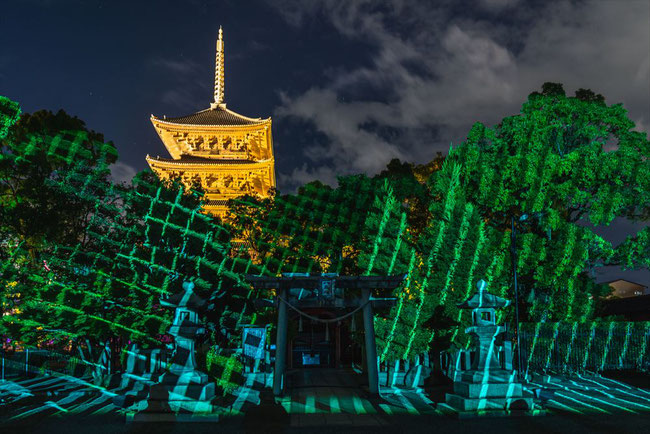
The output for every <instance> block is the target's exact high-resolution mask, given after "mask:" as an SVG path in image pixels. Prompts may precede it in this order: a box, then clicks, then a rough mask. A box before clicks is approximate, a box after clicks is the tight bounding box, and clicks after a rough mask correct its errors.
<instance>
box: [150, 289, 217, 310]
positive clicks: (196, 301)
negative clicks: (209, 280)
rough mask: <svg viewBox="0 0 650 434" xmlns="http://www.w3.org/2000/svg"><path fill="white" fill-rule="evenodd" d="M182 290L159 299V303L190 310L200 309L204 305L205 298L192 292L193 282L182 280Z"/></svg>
mask: <svg viewBox="0 0 650 434" xmlns="http://www.w3.org/2000/svg"><path fill="white" fill-rule="evenodd" d="M183 290H184V291H183V292H179V293H176V294H174V295H171V296H170V297H169V298H166V299H163V300H160V304H161V305H162V306H165V307H171V308H173V309H176V308H179V307H180V308H184V309H187V310H192V311H195V312H196V311H200V310H202V309H203V308H204V307H205V305H206V303H207V302H206V300H204V299H203V298H201V297H199V296H198V295H196V293H194V282H183Z"/></svg>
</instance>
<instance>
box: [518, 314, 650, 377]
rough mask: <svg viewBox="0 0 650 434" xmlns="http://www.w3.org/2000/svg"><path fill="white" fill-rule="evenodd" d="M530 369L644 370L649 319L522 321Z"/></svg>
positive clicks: (649, 360) (647, 357)
mask: <svg viewBox="0 0 650 434" xmlns="http://www.w3.org/2000/svg"><path fill="white" fill-rule="evenodd" d="M521 333H522V341H521V342H522V350H523V353H524V354H526V355H527V357H526V359H525V360H527V367H528V370H529V371H530V372H534V371H551V372H585V371H591V372H602V371H604V370H616V369H635V370H638V369H641V370H643V369H648V367H650V354H648V351H647V347H648V341H649V340H650V322H587V323H566V322H557V323H537V324H534V325H533V324H529V323H526V324H522V327H521Z"/></svg>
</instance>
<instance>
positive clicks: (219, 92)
mask: <svg viewBox="0 0 650 434" xmlns="http://www.w3.org/2000/svg"><path fill="white" fill-rule="evenodd" d="M223 94H224V55H223V29H222V28H221V26H219V38H218V39H217V59H216V65H215V68H214V102H213V103H212V104H210V107H211V108H213V109H214V108H217V107H219V106H222V107H225V105H226V104H225V103H224V102H223Z"/></svg>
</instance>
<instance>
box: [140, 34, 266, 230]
mask: <svg viewBox="0 0 650 434" xmlns="http://www.w3.org/2000/svg"><path fill="white" fill-rule="evenodd" d="M216 57H217V58H216V68H215V80H214V102H212V103H211V104H210V108H207V109H205V110H201V111H199V112H196V113H193V114H190V115H187V116H180V117H175V118H168V117H166V116H163V118H162V119H161V118H158V117H156V116H154V115H151V123H152V124H153V126H154V128H155V129H156V132H157V133H158V135H159V136H160V139H161V140H162V141H163V143H164V144H165V147H166V148H167V151H168V152H169V154H170V156H171V158H161V157H156V158H153V157H150V156H149V155H147V157H146V159H147V163H149V166H150V167H151V169H152V170H153V171H154V172H155V173H156V175H158V177H159V178H160V179H162V180H169V179H173V178H180V180H181V181H182V182H183V184H184V185H185V186H186V187H188V188H189V187H190V186H192V185H194V184H200V185H201V186H202V188H203V189H204V190H205V192H206V196H207V197H206V199H207V201H206V203H205V205H204V209H205V210H206V212H208V213H210V214H212V215H215V216H218V217H223V216H224V215H225V213H226V210H227V208H228V206H227V203H228V199H232V198H235V197H238V196H243V195H246V194H249V195H252V196H258V197H260V198H267V197H269V196H270V195H271V189H273V188H275V185H276V184H275V160H274V156H273V139H272V137H271V118H270V117H269V118H266V119H261V118H249V117H246V116H243V115H240V114H238V113H236V112H234V111H232V110H230V109H228V108H226V103H225V100H224V43H223V31H222V29H221V28H219V38H218V40H217V56H216Z"/></svg>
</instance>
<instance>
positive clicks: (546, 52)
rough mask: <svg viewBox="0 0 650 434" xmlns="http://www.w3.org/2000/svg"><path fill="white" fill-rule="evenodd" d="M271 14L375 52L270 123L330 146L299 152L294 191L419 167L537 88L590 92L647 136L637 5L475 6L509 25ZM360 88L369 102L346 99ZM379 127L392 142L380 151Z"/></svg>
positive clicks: (364, 11) (309, 10) (645, 26)
mask: <svg viewBox="0 0 650 434" xmlns="http://www.w3.org/2000/svg"><path fill="white" fill-rule="evenodd" d="M273 4H274V5H276V6H277V10H278V12H279V13H280V14H282V15H283V16H284V17H285V19H286V20H287V22H289V23H290V24H291V25H293V26H297V27H300V26H303V25H306V23H309V22H310V21H311V20H313V19H316V18H319V19H320V18H324V19H327V20H329V22H330V23H331V25H332V26H333V28H334V29H335V30H336V31H338V32H339V33H340V34H341V35H342V36H344V37H345V38H348V39H350V40H362V41H365V42H367V43H368V44H369V45H370V46H371V47H373V49H374V52H373V55H372V60H371V62H370V63H369V64H366V65H362V66H347V65H340V66H339V67H338V68H333V69H332V70H330V71H329V74H328V77H327V81H326V82H325V83H324V84H323V83H322V82H319V83H318V84H317V85H316V84H315V85H314V86H313V87H312V88H310V89H307V90H305V91H304V92H302V93H298V94H291V93H288V92H287V93H283V100H282V101H283V104H282V105H281V106H280V107H279V108H278V109H277V110H276V112H275V115H276V116H277V117H279V119H283V118H287V117H289V118H298V119H302V120H303V121H306V122H310V123H312V124H313V125H314V126H315V128H316V129H317V130H318V131H319V132H320V133H322V134H324V135H326V136H327V137H328V139H329V141H327V142H326V143H325V144H318V145H314V146H307V147H305V148H304V155H305V157H306V158H307V159H308V160H311V161H312V162H313V163H314V164H312V165H310V166H302V167H300V168H298V169H295V170H294V175H292V176H288V177H285V182H291V183H292V184H293V185H297V184H299V183H301V182H304V180H305V179H308V178H309V177H310V176H311V177H313V178H317V177H318V176H319V174H322V173H323V171H322V170H321V169H320V167H319V165H318V164H321V165H322V166H323V167H332V166H333V167H337V169H338V171H339V172H342V173H353V172H366V173H369V174H370V173H375V172H377V171H378V170H380V169H381V168H382V167H383V166H384V165H385V164H386V163H387V162H388V161H389V160H390V159H391V158H401V159H405V160H409V161H416V162H424V161H426V160H427V159H430V158H432V156H433V154H434V153H435V151H437V150H440V151H443V150H446V149H447V148H448V146H449V142H450V141H451V142H454V143H457V142H460V141H462V140H463V139H464V137H465V134H466V133H467V131H468V130H469V128H470V126H471V124H472V123H473V122H475V121H482V122H485V123H487V124H494V123H497V122H498V121H499V120H500V119H502V118H503V117H505V116H509V115H512V114H516V113H517V112H518V111H519V109H520V107H521V104H522V103H523V101H525V99H526V96H527V95H528V94H529V93H530V92H532V91H534V90H538V89H539V88H540V86H541V84H542V83H543V82H546V81H558V82H562V83H564V84H565V89H567V91H568V92H572V91H573V90H575V89H578V88H580V87H585V88H591V89H593V90H594V91H596V92H598V93H602V94H603V95H605V96H606V98H607V101H608V102H609V103H618V102H622V103H623V104H624V106H625V107H626V108H627V109H628V110H629V113H630V117H631V118H632V119H633V120H634V121H635V123H636V124H637V128H638V129H640V130H643V131H647V130H648V126H649V125H650V122H649V121H650V108H649V107H648V95H650V54H649V53H650V18H649V15H650V5H649V3H648V2H646V1H629V2H613V1H611V2H608V1H584V2H564V1H558V2H547V3H545V4H541V5H540V4H535V5H532V6H531V5H530V4H529V3H528V2H521V3H520V2H517V1H507V0H500V1H497V0H482V1H479V2H478V3H477V4H478V5H479V6H481V7H483V8H484V9H489V10H490V11H491V12H494V13H501V14H507V16H508V19H504V20H502V21H500V20H494V17H493V16H492V14H488V16H481V15H480V13H479V12H480V11H479V12H477V11H474V10H471V9H472V8H468V10H466V11H460V12H459V11H458V10H457V9H454V4H453V3H452V2H447V3H442V6H438V7H432V6H431V3H429V2H422V3H411V2H401V1H384V2H365V1H354V2H349V1H324V2H318V3H315V2H300V1H283V2H280V3H276V2H273ZM479 10H480V8H479ZM513 17H514V18H513ZM413 65H417V67H414V66H413ZM359 88H371V89H373V90H374V92H366V94H365V96H363V97H360V96H358V95H356V97H355V92H354V91H353V90H354V89H359ZM357 93H359V92H357ZM369 125H372V126H373V128H369V127H368V126H369ZM377 126H380V127H381V126H385V127H390V128H392V131H397V132H398V134H396V135H393V136H392V137H391V138H390V140H388V139H387V138H385V137H383V136H382V135H381V134H380V133H378V131H379V130H381V128H377ZM418 138H421V139H423V140H425V141H419V140H417V139H418ZM414 139H415V140H414ZM310 174H311V175H310Z"/></svg>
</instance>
